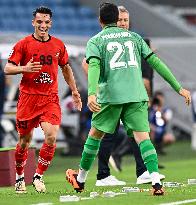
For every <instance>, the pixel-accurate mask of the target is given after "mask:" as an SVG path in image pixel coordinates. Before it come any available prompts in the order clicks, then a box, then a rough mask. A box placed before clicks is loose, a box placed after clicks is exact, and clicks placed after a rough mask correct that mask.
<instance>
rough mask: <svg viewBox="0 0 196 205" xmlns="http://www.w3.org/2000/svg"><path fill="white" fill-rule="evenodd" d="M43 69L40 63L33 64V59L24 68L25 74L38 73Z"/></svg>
mask: <svg viewBox="0 0 196 205" xmlns="http://www.w3.org/2000/svg"><path fill="white" fill-rule="evenodd" d="M41 68H42V65H41V64H40V62H33V58H31V60H30V61H29V62H28V63H27V64H26V66H22V70H23V73H36V72H39V71H40V70H41Z"/></svg>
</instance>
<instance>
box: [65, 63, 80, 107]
mask: <svg viewBox="0 0 196 205" xmlns="http://www.w3.org/2000/svg"><path fill="white" fill-rule="evenodd" d="M61 70H62V74H63V77H64V79H65V81H66V82H67V84H68V85H69V87H70V89H71V91H72V97H73V101H74V104H75V107H76V108H77V109H78V110H81V108H82V101H81V98H80V94H79V92H78V89H77V86H76V82H75V78H74V74H73V72H72V68H71V66H70V65H69V64H68V63H67V64H66V65H64V66H61Z"/></svg>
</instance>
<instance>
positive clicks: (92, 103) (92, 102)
mask: <svg viewBox="0 0 196 205" xmlns="http://www.w3.org/2000/svg"><path fill="white" fill-rule="evenodd" d="M88 107H89V109H90V111H91V112H99V111H100V110H101V106H100V105H99V104H98V103H97V98H96V96H95V95H90V96H88Z"/></svg>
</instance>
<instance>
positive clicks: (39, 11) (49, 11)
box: [33, 6, 52, 17]
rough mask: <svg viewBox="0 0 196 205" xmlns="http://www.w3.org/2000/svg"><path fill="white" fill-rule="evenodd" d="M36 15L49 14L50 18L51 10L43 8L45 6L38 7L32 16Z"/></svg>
mask: <svg viewBox="0 0 196 205" xmlns="http://www.w3.org/2000/svg"><path fill="white" fill-rule="evenodd" d="M37 13H41V14H49V15H50V17H52V11H51V9H49V8H48V7H45V6H40V7H38V8H36V9H35V11H33V16H34V17H35V16H36V14H37Z"/></svg>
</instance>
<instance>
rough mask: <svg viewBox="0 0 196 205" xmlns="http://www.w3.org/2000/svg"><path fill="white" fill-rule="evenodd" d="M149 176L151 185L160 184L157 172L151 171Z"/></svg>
mask: <svg viewBox="0 0 196 205" xmlns="http://www.w3.org/2000/svg"><path fill="white" fill-rule="evenodd" d="M150 176H151V179H152V185H155V184H156V183H158V184H162V183H161V181H160V176H159V173H158V172H152V173H151V174H150Z"/></svg>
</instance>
